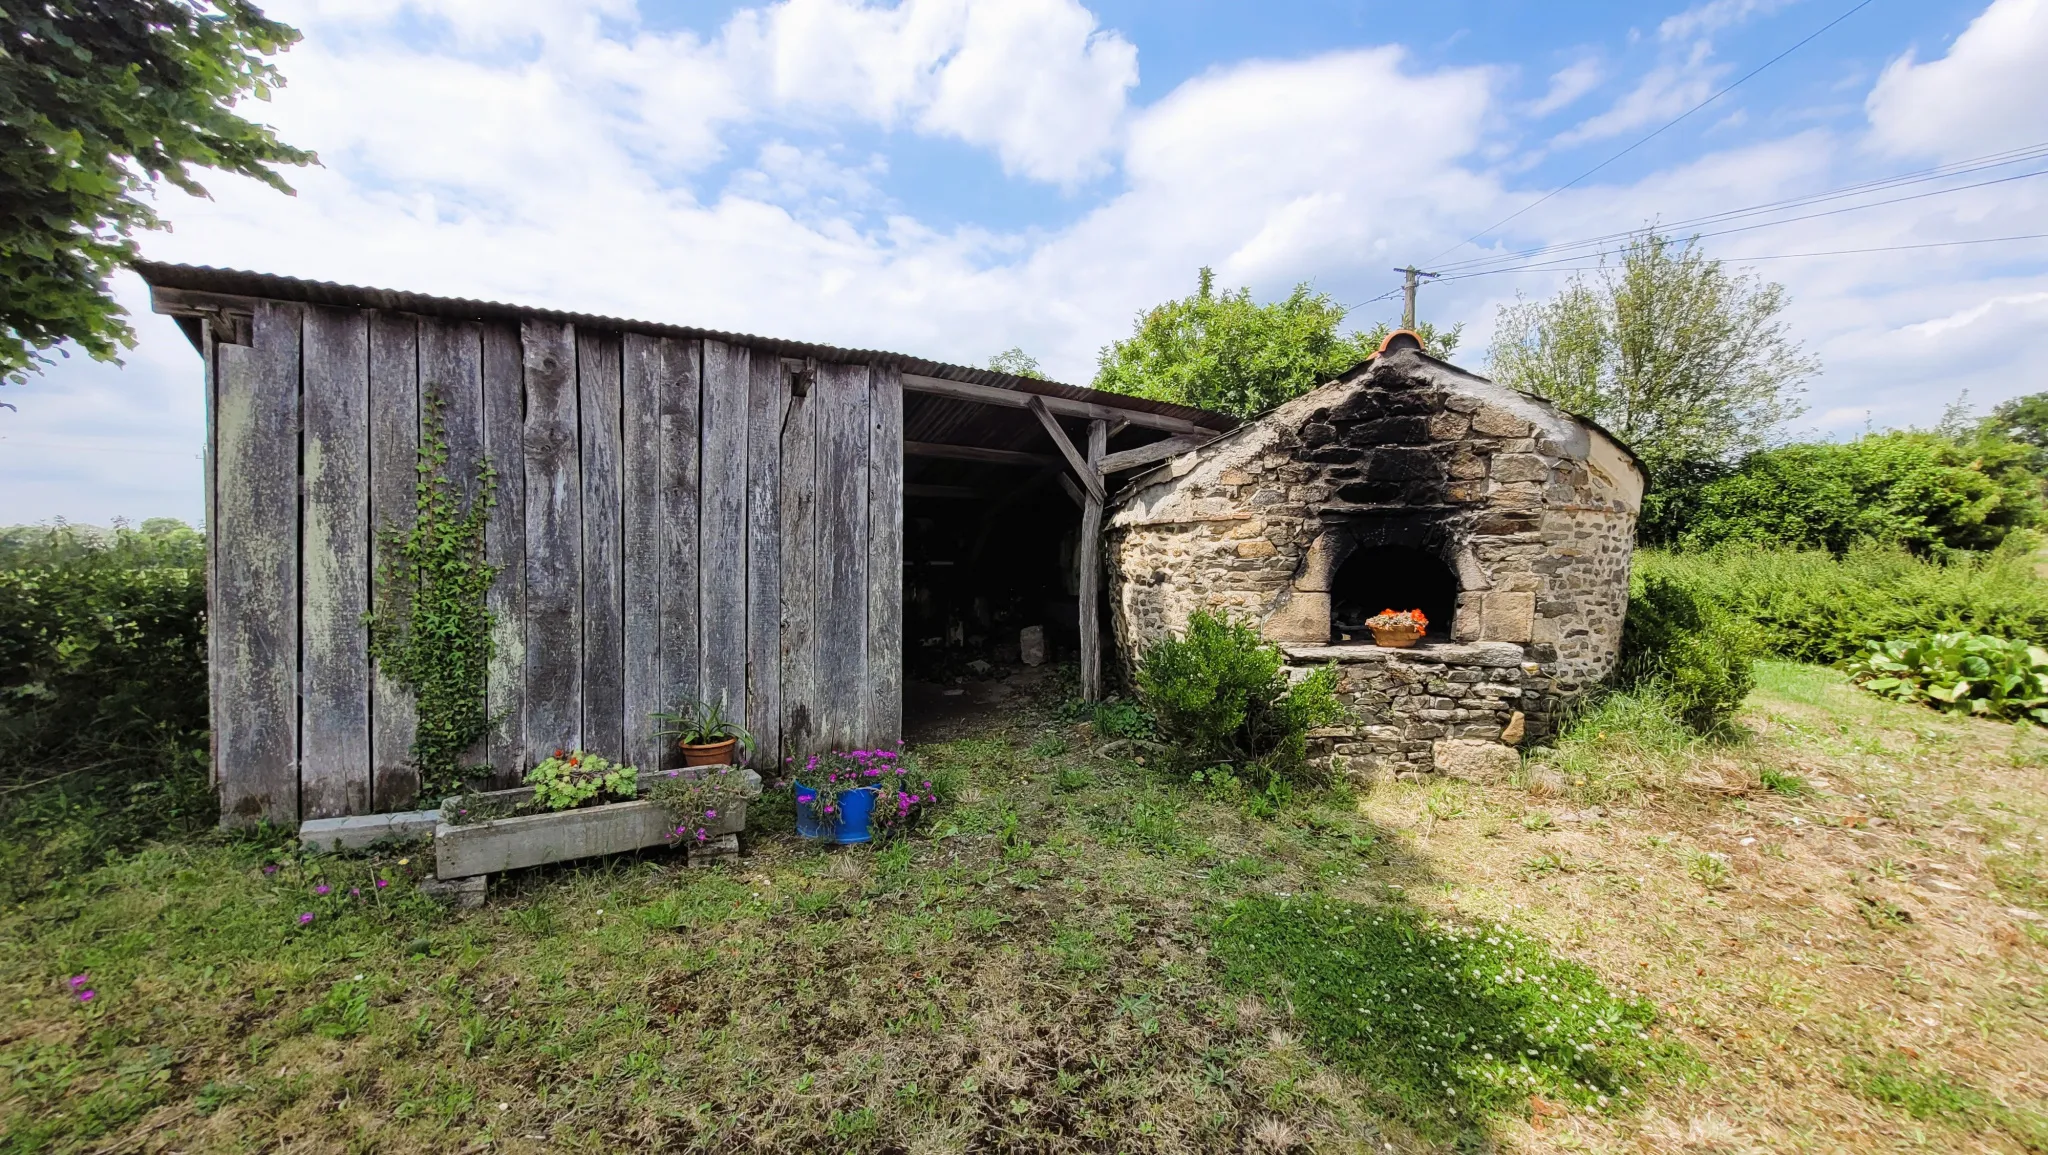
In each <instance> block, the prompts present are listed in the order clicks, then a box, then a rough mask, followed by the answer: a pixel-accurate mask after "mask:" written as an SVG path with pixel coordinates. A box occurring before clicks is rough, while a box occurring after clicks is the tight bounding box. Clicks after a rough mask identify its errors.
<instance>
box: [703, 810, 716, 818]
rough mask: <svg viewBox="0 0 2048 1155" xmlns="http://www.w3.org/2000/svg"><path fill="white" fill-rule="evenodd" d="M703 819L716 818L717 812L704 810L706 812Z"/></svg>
mask: <svg viewBox="0 0 2048 1155" xmlns="http://www.w3.org/2000/svg"><path fill="white" fill-rule="evenodd" d="M704 817H706V818H716V817H718V811H716V810H706V811H705V812H704Z"/></svg>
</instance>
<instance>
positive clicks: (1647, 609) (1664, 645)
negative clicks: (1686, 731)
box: [1621, 572, 1758, 734]
mask: <svg viewBox="0 0 2048 1155" xmlns="http://www.w3.org/2000/svg"><path fill="white" fill-rule="evenodd" d="M1621 651H1622V665H1621V678H1622V681H1623V683H1624V684H1625V685H1627V686H1630V687H1634V688H1638V689H1654V690H1655V692H1657V693H1659V694H1661V695H1662V696H1663V697H1664V698H1665V699H1666V700H1667V701H1668V703H1669V705H1670V709H1671V712H1672V713H1673V714H1675V715H1676V716H1677V717H1678V718H1679V719H1680V720H1682V721H1683V722H1684V723H1685V724H1686V725H1687V726H1689V727H1691V728H1692V729H1693V730H1695V731H1697V732H1699V733H1702V734H1709V733H1713V732H1714V731H1716V730H1719V729H1722V728H1723V727H1725V726H1726V725H1727V724H1728V720H1729V719H1730V718H1732V717H1733V716H1734V714H1735V711H1736V710H1737V709H1739V708H1740V707H1741V706H1742V700H1743V699H1744V698H1746V697H1748V696H1749V691H1750V688H1751V687H1752V686H1754V685H1755V683H1756V675H1755V674H1754V673H1753V672H1752V670H1751V666H1752V664H1753V663H1754V662H1755V660H1756V658H1757V657H1758V647H1757V645H1756V642H1755V638H1754V631H1753V630H1752V629H1751V628H1750V627H1749V626H1748V625H1747V624H1746V623H1744V622H1742V621H1741V620H1740V619H1738V618H1736V617H1735V616H1734V615H1733V614H1730V613H1729V612H1728V611H1727V610H1725V609H1722V608H1721V607H1720V606H1718V605H1716V604H1715V603H1714V602H1713V601H1712V600H1711V599H1710V598H1709V597H1707V596H1705V595H1703V594H1702V593H1701V592H1700V591H1699V590H1698V589H1697V588H1695V587H1694V586H1693V585H1692V584H1690V583H1688V582H1686V581H1684V580H1682V579H1681V578H1678V577H1676V576H1672V575H1667V574H1657V573H1649V574H1645V573H1640V572H1639V573H1636V574H1634V575H1632V576H1631V578H1630V581H1629V599H1628V619H1627V621H1626V622H1625V623H1624V625H1623V627H1622V635H1621Z"/></svg>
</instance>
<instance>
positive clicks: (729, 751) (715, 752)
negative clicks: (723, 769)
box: [676, 738, 740, 766]
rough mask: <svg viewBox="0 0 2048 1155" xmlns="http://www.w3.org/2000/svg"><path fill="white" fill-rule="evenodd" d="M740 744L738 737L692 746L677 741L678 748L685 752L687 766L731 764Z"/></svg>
mask: <svg viewBox="0 0 2048 1155" xmlns="http://www.w3.org/2000/svg"><path fill="white" fill-rule="evenodd" d="M739 745H740V740H739V739H738V738H727V739H726V740H725V741H723V742H706V743H704V744H703V745H701V746H691V745H688V744H687V743H682V742H678V743H676V746H677V748H678V749H680V750H682V752H683V765H685V766H728V765H731V764H732V755H733V751H735V750H737V749H739Z"/></svg>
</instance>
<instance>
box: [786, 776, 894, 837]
mask: <svg viewBox="0 0 2048 1155" xmlns="http://www.w3.org/2000/svg"><path fill="white" fill-rule="evenodd" d="M795 790H796V832H797V833H798V834H800V835H802V836H804V837H805V838H830V839H831V840H832V841H834V842H837V843H840V844H841V845H846V844H848V843H854V842H867V841H870V840H872V839H873V838H874V836H875V834H874V831H873V830H871V829H870V828H869V826H868V817H869V816H870V815H872V814H873V813H874V811H875V788H874V787H872V786H862V787H861V788H859V789H858V790H848V791H845V792H843V793H841V794H840V795H839V803H838V809H837V811H836V812H835V813H832V814H818V813H815V807H816V806H817V803H816V802H815V801H814V799H816V798H817V792H816V791H815V790H813V789H811V788H810V787H808V786H805V785H803V784H802V783H797V784H796V786H795ZM820 819H824V820H825V821H820Z"/></svg>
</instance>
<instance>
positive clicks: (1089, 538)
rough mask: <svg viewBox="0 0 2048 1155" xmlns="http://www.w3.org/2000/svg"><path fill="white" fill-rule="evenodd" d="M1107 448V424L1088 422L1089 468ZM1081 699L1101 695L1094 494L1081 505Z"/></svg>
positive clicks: (1098, 505) (1098, 511) (1098, 506)
mask: <svg viewBox="0 0 2048 1155" xmlns="http://www.w3.org/2000/svg"><path fill="white" fill-rule="evenodd" d="M1108 448H1109V424H1108V422H1104V421H1090V422H1089V423H1088V468H1089V469H1090V470H1092V471H1095V472H1096V475H1097V476H1098V477H1099V476H1101V474H1100V471H1099V470H1097V469H1096V465H1097V463H1098V462H1100V461H1101V460H1102V455H1103V453H1104V452H1105V451H1107V450H1108ZM1080 554H1081V556H1080V563H1079V564H1080V567H1081V622H1080V625H1081V700H1082V701H1083V702H1095V701H1099V700H1101V698H1102V607H1101V605H1100V604H1099V603H1100V602H1101V600H1102V501H1101V499H1100V498H1097V497H1096V496H1095V495H1094V494H1093V493H1090V494H1089V495H1088V500H1087V503H1086V504H1084V505H1083V506H1082V507H1081V549H1080Z"/></svg>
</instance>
